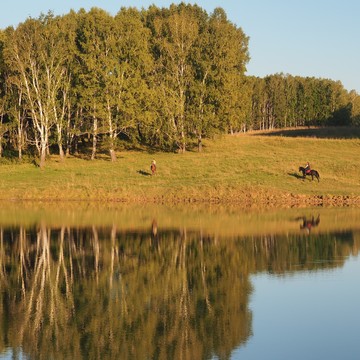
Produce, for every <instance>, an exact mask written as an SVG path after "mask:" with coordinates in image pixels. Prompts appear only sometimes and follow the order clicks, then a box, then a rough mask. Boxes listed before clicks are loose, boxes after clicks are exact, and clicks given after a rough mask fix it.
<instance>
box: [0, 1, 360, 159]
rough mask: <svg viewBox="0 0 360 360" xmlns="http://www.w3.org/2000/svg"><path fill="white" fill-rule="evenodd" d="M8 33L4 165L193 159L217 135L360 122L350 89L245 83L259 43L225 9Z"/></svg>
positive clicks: (291, 81)
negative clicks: (87, 155) (153, 153)
mask: <svg viewBox="0 0 360 360" xmlns="http://www.w3.org/2000/svg"><path fill="white" fill-rule="evenodd" d="M0 35H1V36H0V77H1V88H0V119H1V122H0V156H1V155H2V153H3V148H4V149H6V150H7V153H11V152H12V151H14V150H15V151H17V152H18V156H19V158H22V156H23V152H24V151H25V152H27V153H30V154H31V153H37V154H38V156H39V158H40V165H41V166H42V165H44V163H45V159H46V156H47V154H49V153H50V150H51V151H56V148H57V149H58V152H59V154H60V157H61V158H63V157H64V150H65V149H66V151H65V152H66V154H69V153H71V152H73V153H76V152H78V151H79V149H83V151H86V150H91V158H92V159H94V158H95V157H96V155H97V152H98V151H99V148H100V150H101V151H106V152H108V153H109V154H110V157H111V159H112V160H116V155H115V154H116V150H117V149H120V146H121V147H124V146H129V147H133V146H139V145H141V146H143V145H145V146H148V147H151V148H157V149H160V150H166V151H179V152H184V151H186V149H188V148H189V147H193V146H196V145H197V146H198V149H199V150H201V147H202V139H203V138H204V137H211V136H213V135H214V134H215V133H236V132H239V131H247V130H251V129H254V130H256V129H261V130H263V129H274V128H283V127H296V126H304V125H305V126H306V125H307V126H310V125H318V126H319V125H320V126H324V125H349V124H353V125H357V124H359V116H360V109H359V108H360V107H359V102H360V100H359V95H358V94H357V93H356V92H355V91H351V92H347V91H346V90H345V89H344V88H343V86H342V84H341V83H340V82H337V81H333V80H329V79H318V78H303V77H299V76H292V75H288V74H286V75H285V74H274V75H269V76H266V77H265V78H257V77H252V76H246V75H245V74H246V64H247V63H248V61H249V59H250V57H249V53H248V42H249V38H248V37H247V36H246V35H245V34H244V32H243V31H242V29H241V28H239V27H237V26H235V25H234V24H232V23H231V22H230V21H229V20H228V18H227V15H226V13H225V12H224V10H223V9H222V8H216V9H215V10H214V11H213V13H211V14H207V13H206V12H205V11H204V10H203V9H201V8H200V7H198V6H197V5H190V4H184V3H181V4H179V5H175V4H173V5H171V6H170V7H169V8H158V7H156V6H154V5H153V6H150V7H149V8H148V9H147V10H144V9H143V10H141V11H139V10H137V9H135V8H121V9H120V10H119V12H118V13H117V14H116V15H115V16H112V15H110V14H108V13H107V12H105V11H104V10H102V9H99V8H92V9H91V10H90V11H88V12H87V11H85V10H84V9H81V10H80V11H78V12H77V13H75V12H73V11H71V12H70V13H69V14H67V15H64V16H57V17H55V16H54V15H53V14H52V13H48V14H47V15H41V16H40V17H39V18H38V19H34V18H29V19H27V20H26V21H24V22H23V23H21V24H19V25H18V27H17V28H15V29H14V28H8V29H5V30H2V31H1V34H0Z"/></svg>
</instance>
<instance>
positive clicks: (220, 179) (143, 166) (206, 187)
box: [0, 128, 360, 206]
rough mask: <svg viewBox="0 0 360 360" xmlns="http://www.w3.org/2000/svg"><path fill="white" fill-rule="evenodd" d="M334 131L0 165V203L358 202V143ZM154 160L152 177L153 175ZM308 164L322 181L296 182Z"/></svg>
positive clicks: (343, 131) (244, 137) (257, 136)
mask: <svg viewBox="0 0 360 360" xmlns="http://www.w3.org/2000/svg"><path fill="white" fill-rule="evenodd" d="M336 130H337V129H335V130H332V129H298V130H287V131H281V132H278V133H276V132H272V133H270V132H267V133H263V134H260V133H249V134H242V135H238V136H223V137H219V138H217V139H215V140H211V141H206V142H205V144H204V151H203V152H202V153H198V152H196V151H191V152H190V151H189V152H187V153H185V154H173V153H156V154H149V153H148V152H144V151H143V152H142V151H136V152H135V151H127V152H121V153H118V154H117V155H118V160H117V162H115V163H112V162H110V161H109V158H108V157H107V156H102V158H101V159H98V160H95V161H90V160H84V159H80V158H75V157H70V158H67V159H66V160H65V161H64V162H60V161H59V159H58V157H57V156H52V157H51V158H50V159H49V160H48V161H47V163H46V167H45V168H44V169H43V170H41V169H39V168H38V167H36V166H35V165H33V164H30V163H24V164H7V163H6V162H5V163H2V164H0V172H1V178H0V199H3V200H9V199H23V200H51V201H53V200H61V201H63V200H71V201H78V200H94V201H102V202H103V201H127V202H165V203H167V202H170V203H171V202H209V201H211V202H227V203H230V202H231V203H239V204H243V205H245V206H253V205H254V204H256V205H258V206H262V205H264V206H277V205H281V206H283V205H286V206H297V205H304V204H309V202H311V204H312V205H336V206H337V205H358V204H359V203H360V156H359V154H360V139H359V137H358V136H355V135H354V134H356V132H355V130H353V129H348V128H340V130H339V131H338V136H335V135H336ZM331 131H332V132H333V136H331V135H330V133H331ZM357 131H358V130H357ZM326 134H328V135H327V136H326ZM359 136H360V134H359ZM327 137H328V138H327ZM152 159H156V162H157V166H158V170H157V175H155V176H151V175H150V163H151V160H152ZM306 161H309V162H310V164H311V165H312V168H314V169H316V170H318V171H319V173H320V177H321V179H320V182H319V183H318V182H317V181H315V180H314V181H311V178H307V179H306V180H303V179H302V178H300V173H299V172H298V167H299V166H300V165H304V164H305V162H306Z"/></svg>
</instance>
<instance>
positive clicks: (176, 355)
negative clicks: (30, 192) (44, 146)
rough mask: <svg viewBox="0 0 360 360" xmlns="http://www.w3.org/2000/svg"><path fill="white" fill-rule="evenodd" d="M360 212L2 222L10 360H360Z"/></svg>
mask: <svg viewBox="0 0 360 360" xmlns="http://www.w3.org/2000/svg"><path fill="white" fill-rule="evenodd" d="M359 220H360V211H359V210H351V209H331V210H318V209H317V210H316V209H315V210H314V209H298V210H286V211H277V212H255V211H251V212H250V211H248V212H244V211H240V210H237V209H224V208H222V209H220V208H216V207H215V208H214V207H212V208H208V209H207V208H197V209H195V208H194V209H192V208H191V209H186V210H181V209H174V208H146V207H145V208H144V207H142V208H135V207H131V208H128V207H127V208H121V207H119V208H106V209H105V208H93V207H86V206H85V207H84V206H83V207H82V208H72V209H68V208H62V207H61V206H54V207H52V208H47V207H34V208H32V207H31V206H29V205H27V206H20V207H17V206H16V205H11V206H8V208H7V210H6V211H5V210H2V211H0V298H1V302H0V359H257V360H258V359H274V360H278V359H286V360H287V359H292V360H294V359H343V360H345V359H354V360H355V359H360V347H359V333H360V311H359V304H360V279H359V274H360V258H359V255H358V254H359V246H360V221H359Z"/></svg>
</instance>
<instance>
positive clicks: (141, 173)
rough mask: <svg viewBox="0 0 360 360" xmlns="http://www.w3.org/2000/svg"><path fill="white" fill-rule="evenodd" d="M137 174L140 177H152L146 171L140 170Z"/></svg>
mask: <svg viewBox="0 0 360 360" xmlns="http://www.w3.org/2000/svg"><path fill="white" fill-rule="evenodd" d="M137 173H138V174H140V175H143V176H151V174H150V173H149V172H147V171H144V170H138V171H137Z"/></svg>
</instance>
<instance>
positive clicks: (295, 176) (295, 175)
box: [288, 172, 305, 180]
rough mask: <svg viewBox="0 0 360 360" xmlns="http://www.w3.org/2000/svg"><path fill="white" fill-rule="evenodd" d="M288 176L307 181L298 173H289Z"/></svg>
mask: <svg viewBox="0 0 360 360" xmlns="http://www.w3.org/2000/svg"><path fill="white" fill-rule="evenodd" d="M288 175H289V176H293V177H294V178H296V179H302V180H305V179H304V178H303V176H302V175H300V174H298V173H296V172H292V173H288Z"/></svg>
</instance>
